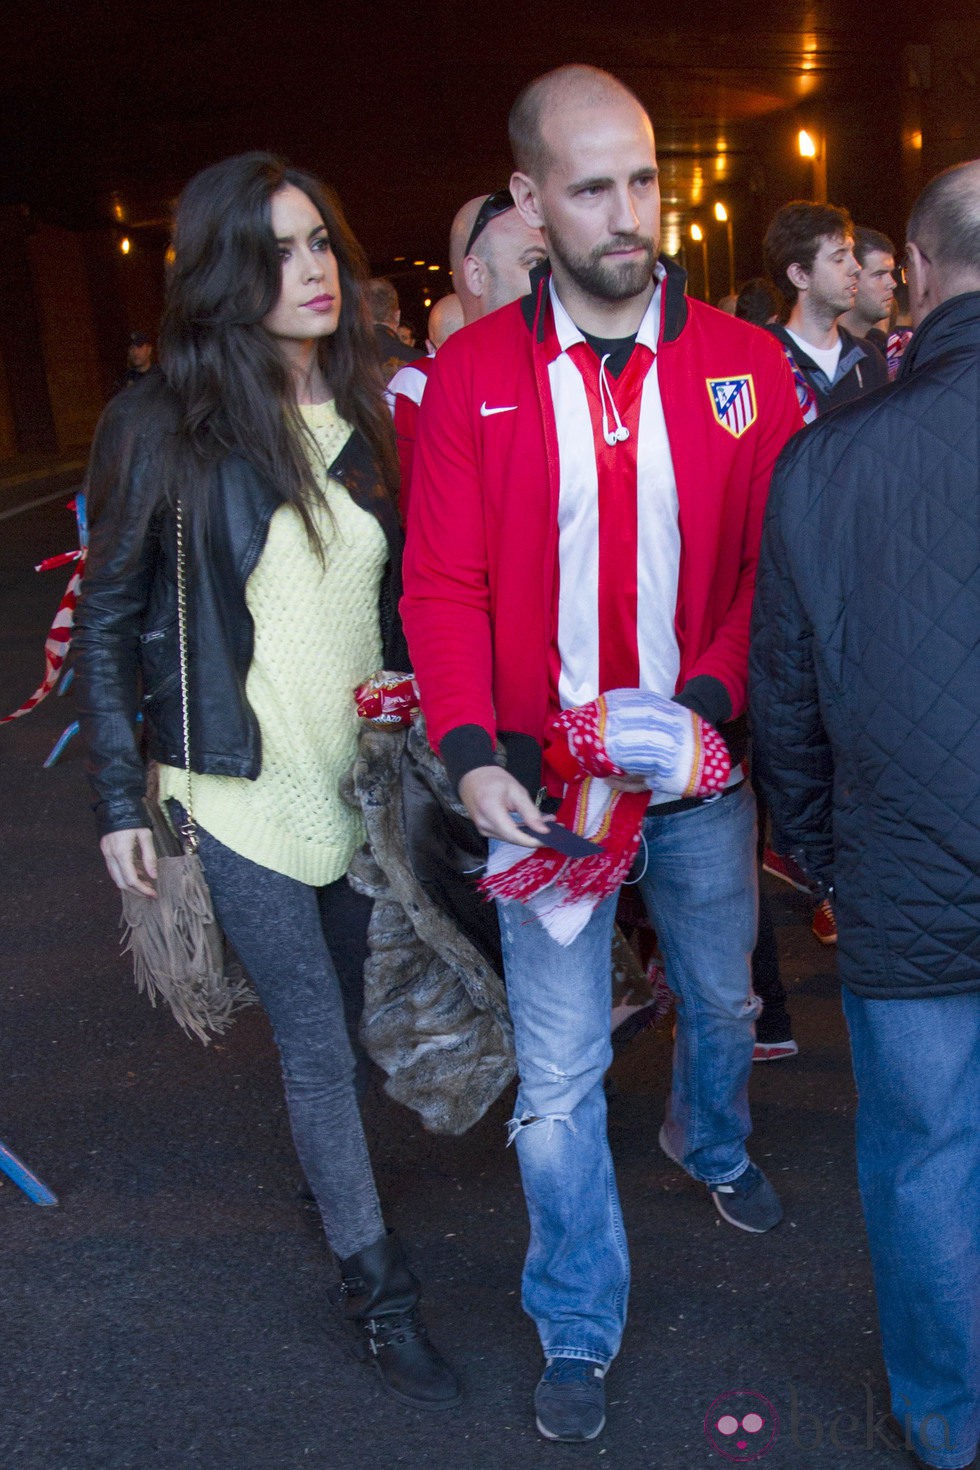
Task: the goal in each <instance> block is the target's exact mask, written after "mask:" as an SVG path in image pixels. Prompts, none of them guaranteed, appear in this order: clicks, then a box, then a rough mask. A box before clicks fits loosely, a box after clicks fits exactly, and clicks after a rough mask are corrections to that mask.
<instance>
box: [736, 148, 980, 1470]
mask: <svg viewBox="0 0 980 1470" xmlns="http://www.w3.org/2000/svg"><path fill="white" fill-rule="evenodd" d="M907 236H908V244H907V247H906V262H907V269H908V280H909V294H910V298H911V304H912V318H913V322H914V324H915V334H914V336H913V338H912V342H911V345H910V346H909V347H908V349H907V351H906V353H905V356H904V359H903V361H902V365H901V369H900V371H899V374H898V379H897V381H896V382H895V383H893V384H892V385H891V386H890V387H888V388H886V389H884V390H882V391H881V392H878V393H874V394H872V395H871V396H870V397H868V398H865V399H863V400H861V401H860V402H857V403H853V404H849V405H848V406H847V407H846V408H843V409H841V410H840V411H839V412H838V413H834V414H831V415H829V416H828V417H827V418H826V419H825V420H821V421H820V422H819V423H818V424H816V425H815V426H814V428H813V429H811V430H810V431H809V432H808V433H806V434H803V435H800V436H799V437H798V438H797V439H795V440H794V441H793V443H792V445H790V447H789V448H788V449H787V450H786V452H785V454H784V455H783V456H782V458H781V460H780V462H779V465H778V466H777V469H776V473H775V475H774V476H773V483H772V492H771V495H770V498H769V508H768V512H767V517H766V527H765V534H764V536H763V543H762V553H761V559H760V564H759V578H758V590H757V593H756V604H755V613H754V618H753V639H752V661H751V662H752V680H751V690H752V706H753V710H754V711H755V713H756V720H755V725H754V728H755V742H756V746H755V749H756V771H757V774H758V775H760V776H761V778H762V781H763V784H764V785H765V787H766V788H767V790H768V793H769V799H770V803H771V808H772V819H773V827H774V830H775V831H776V833H777V835H778V838H779V840H780V842H781V844H782V845H783V848H784V850H787V851H791V852H792V853H793V854H794V856H795V858H796V860H797V861H798V863H799V864H800V866H801V867H802V868H803V869H804V871H805V872H806V873H808V874H809V875H810V876H811V877H812V878H813V879H814V880H815V881H817V882H819V883H820V884H821V885H822V886H824V887H826V888H830V887H831V886H832V887H833V891H834V893H835V908H836V912H837V920H838V925H839V930H840V944H839V968H840V975H841V979H842V981H843V1004H844V1012H845V1015H846V1018H847V1025H848V1029H849V1032H850V1039H851V1053H852V1058H853V1063H854V1073H855V1078H856V1080H857V1090H858V1113H857V1161H858V1179H859V1184H860V1189H861V1199H862V1203H863V1206H864V1215H865V1221H866V1224H867V1229H868V1241H869V1245H870V1249H871V1259H872V1265H873V1267H874V1275H875V1286H876V1290H877V1296H878V1312H879V1317H880V1322H881V1334H882V1342H883V1347H884V1355H885V1363H886V1366H887V1369H888V1376H889V1382H890V1387H891V1393H892V1408H893V1410H894V1415H895V1420H896V1421H897V1422H896V1424H895V1426H894V1428H895V1430H896V1435H895V1438H896V1443H897V1444H902V1443H904V1444H905V1445H906V1446H907V1447H908V1448H909V1449H910V1450H911V1451H912V1452H913V1454H914V1456H915V1458H916V1460H917V1462H918V1463H919V1464H923V1465H929V1466H936V1467H940V1470H954V1467H959V1466H966V1465H973V1464H974V1463H975V1456H976V1451H977V1440H978V1435H980V1112H978V1100H980V642H978V639H977V630H978V628H980V502H978V498H977V484H978V476H980V456H978V441H977V424H978V422H980V159H978V160H974V161H973V162H971V163H965V164H962V165H960V166H959V167H956V168H952V169H949V170H948V171H947V172H945V173H943V174H940V175H939V176H938V177H937V178H935V179H933V180H932V182H931V183H929V184H927V186H926V188H925V189H924V190H923V192H922V194H921V195H920V196H919V198H918V200H917V201H916V203H915V206H914V207H913V210H912V215H911V218H910V220H909V224H908V232H907Z"/></svg>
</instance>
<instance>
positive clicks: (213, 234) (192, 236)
mask: <svg viewBox="0 0 980 1470" xmlns="http://www.w3.org/2000/svg"><path fill="white" fill-rule="evenodd" d="M289 184H292V185H294V186H295V187H296V188H297V189H301V190H302V192H303V193H304V194H305V195H306V196H307V198H308V199H309V200H310V202H311V203H312V204H313V206H314V208H315V209H316V210H317V212H318V213H319V214H320V216H321V217H322V219H323V222H324V224H325V225H326V227H327V234H328V236H329V240H330V246H331V249H332V250H333V253H334V256H335V257H336V261H337V268H338V272H339V278H340V293H341V307H340V316H339V320H338V323H337V329H336V331H335V332H334V333H333V335H332V336H330V337H326V338H323V339H322V340H321V341H320V342H319V344H318V352H319V359H320V366H321V368H322V370H323V373H324V376H325V378H326V380H327V382H328V383H329V385H330V387H331V389H332V391H333V393H334V396H335V398H336V402H337V408H338V410H339V411H340V413H341V415H342V416H343V418H345V419H346V420H347V422H348V423H349V424H350V425H351V426H352V427H353V428H355V429H359V430H360V431H361V433H362V434H363V435H364V437H365V439H366V440H367V441H368V443H369V445H370V446H371V448H372V450H373V452H374V455H375V458H376V459H377V462H378V464H379V466H380V468H381V471H382V474H383V476H384V479H385V481H386V483H387V484H388V487H389V489H390V490H391V491H392V493H393V494H394V493H397V486H398V461H397V455H396V452H395V440H394V434H393V430H392V424H391V416H390V414H389V412H388V410H387V408H386V406H385V403H384V399H383V397H382V391H381V388H382V385H381V378H380V370H379V366H378V357H377V349H376V347H375V343H374V336H373V332H372V329H371V326H370V323H369V321H368V317H367V314H366V311H365V308H364V305H363V299H362V290H361V287H362V283H363V282H364V281H365V280H366V279H367V266H366V261H365V258H364V255H363V252H362V250H361V248H360V246H359V245H358V243H357V241H356V240H355V238H354V236H353V235H352V233H351V231H350V227H349V226H348V224H347V221H346V220H345V219H344V216H343V212H342V211H341V208H340V205H339V203H338V201H337V200H336V199H335V197H334V196H333V194H332V193H331V192H330V191H329V190H328V189H326V188H325V187H324V186H323V185H322V184H320V183H319V182H318V181H317V180H316V179H314V178H313V177H312V176H311V175H310V174H307V173H303V172H302V171H301V170H299V169H295V168H291V167H289V165H287V164H286V163H285V162H284V161H283V160H282V159H280V158H277V157H275V156H274V155H273V154H271V153H243V154H240V155H238V156H237V157H235V158H227V159H225V160H224V161H223V162H221V163H216V164H213V165H212V166H211V167H210V168H206V169H204V170H203V171H202V172H201V173H199V174H197V175H196V176H195V177H194V178H193V179H191V181H190V183H189V184H188V185H187V187H186V188H185V189H184V192H183V194H182V195H181V197H180V201H179V203H178V206H177V215H176V221H175V227H174V237H173V246H174V262H173V265H172V267H171V270H170V276H169V280H168V284H167V296H166V305H165V308H164V314H163V321H162V323H161V328H160V365H161V367H162V369H163V373H164V376H165V378H166V380H167V383H168V385H169V387H170V388H171V390H172V392H173V394H174V395H175V396H176V399H177V404H178V414H179V427H178V429H177V433H176V434H171V435H168V436H167V440H166V441H165V447H164V448H163V452H162V460H163V464H162V477H163V481H164V484H163V486H162V487H161V488H162V489H163V491H164V493H165V494H166V495H167V498H168V499H170V500H173V498H174V495H175V494H176V492H177V491H179V493H180V494H181V496H182V497H183V498H184V499H185V501H186V504H187V507H188V510H189V511H190V512H191V514H192V515H198V514H203V519H204V520H205V521H206V518H207V505H206V503H201V492H202V487H203V486H206V484H207V476H206V475H202V474H201V470H202V469H206V468H207V467H208V466H209V465H210V464H213V463H214V462H215V460H217V459H220V458H223V457H224V456H225V455H227V454H229V453H237V454H240V455H242V456H243V457H244V458H245V459H247V460H248V461H249V462H250V463H251V464H252V465H253V466H254V467H255V468H256V469H257V470H258V471H259V472H260V473H261V474H263V475H264V476H265V477H266V478H267V479H268V480H269V481H270V482H271V483H272V484H274V485H275V486H276V489H277V491H278V492H279V493H280V494H281V495H282V497H283V500H284V501H286V502H288V503H289V504H291V505H294V506H295V507H296V509H297V511H298V512H299V514H300V515H301V516H302V517H303V520H304V523H305V525H306V528H307V532H308V533H309V535H310V537H311V540H312V541H314V543H315V544H316V545H317V546H319V542H318V540H317V537H316V532H315V529H314V522H313V519H312V517H311V514H310V509H309V507H310V504H311V503H312V502H313V501H315V500H316V499H317V498H318V496H319V491H318V489H317V485H316V480H315V477H314V474H313V471H312V469H311V467H310V459H309V447H310V442H311V441H310V437H309V435H308V434H307V433H306V431H305V429H304V428H303V425H302V420H301V416H300V414H299V412H298V411H297V407H296V395H295V387H294V383H293V378H292V374H291V373H290V371H289V369H288V367H287V365H286V363H285V361H284V359H283V358H282V356H281V355H280V353H279V351H278V349H277V347H276V344H275V341H274V339H273V338H272V337H271V336H270V335H269V333H268V332H267V331H266V330H265V328H264V327H263V326H262V325H261V323H262V320H263V318H264V317H265V316H266V314H267V313H268V312H269V311H270V310H271V309H272V307H273V306H274V305H275V303H276V301H277V300H278V299H279V294H280V289H281V262H280V257H279V248H278V245H277V243H276V238H275V234H274V231H273V228H272V219H271V201H272V196H273V194H275V193H276V192H277V191H278V190H279V189H282V188H284V187H285V186H287V185H289Z"/></svg>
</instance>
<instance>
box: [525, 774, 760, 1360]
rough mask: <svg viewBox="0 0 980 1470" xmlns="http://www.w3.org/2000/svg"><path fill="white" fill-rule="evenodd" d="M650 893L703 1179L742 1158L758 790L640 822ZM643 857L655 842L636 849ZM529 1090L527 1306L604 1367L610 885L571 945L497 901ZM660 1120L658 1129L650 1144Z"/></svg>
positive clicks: (613, 1307)
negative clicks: (755, 794)
mask: <svg viewBox="0 0 980 1470" xmlns="http://www.w3.org/2000/svg"><path fill="white" fill-rule="evenodd" d="M643 835H644V843H645V871H644V873H643V876H642V878H641V880H640V891H641V893H642V896H643V900H644V903H645V904H646V905H647V908H648V910H649V913H650V917H651V919H652V921H653V923H654V924H655V926H656V929H657V933H658V936H659V939H660V944H661V948H662V952H663V956H664V961H665V965H666V970H667V980H668V983H669V984H670V987H671V989H672V990H673V991H674V993H675V995H676V996H677V1000H678V1009H677V1041H676V1044H675V1050H674V1077H673V1085H672V1090H671V1096H670V1102H669V1105H668V1110H667V1120H666V1125H667V1132H668V1136H669V1141H670V1144H671V1148H672V1151H673V1152H674V1153H675V1155H676V1157H677V1158H679V1159H682V1160H683V1162H684V1167H685V1168H686V1169H687V1170H688V1171H689V1172H690V1173H691V1174H693V1176H694V1177H695V1178H697V1179H701V1180H703V1181H705V1182H706V1183H717V1184H721V1183H725V1182H727V1181H728V1180H730V1179H734V1178H736V1177H737V1176H738V1175H739V1174H741V1173H742V1171H743V1170H744V1168H745V1166H746V1164H747V1162H748V1155H747V1154H746V1151H745V1140H746V1138H747V1136H748V1133H749V1111H748V1100H747V1091H748V1078H749V1071H750V1069H751V1065H752V1047H753V1041H754V1028H753V1022H754V1018H755V1015H756V1013H757V1011H758V1009H759V1001H758V1000H757V999H756V997H755V996H754V995H753V993H752V982H751V969H750V961H751V955H752V950H753V948H754V945H755V914H756V865H755V802H754V799H753V796H752V792H751V790H750V789H749V787H748V786H745V787H743V788H742V789H741V790H738V791H735V792H733V793H732V794H731V795H729V796H725V797H723V798H721V799H720V800H718V801H714V802H708V803H705V804H704V805H702V806H699V807H696V808H694V809H692V810H689V811H686V812H678V813H674V814H673V815H669V816H658V815H656V812H655V811H654V813H653V814H650V815H648V816H647V817H646V819H645V821H644V827H643ZM640 860H641V863H643V862H644V849H643V848H642V847H641V859H640ZM498 911H499V914H500V930H501V941H502V945H503V953H504V968H505V971H506V977H507V994H508V999H509V1002H510V1009H511V1015H512V1017H513V1021H514V1038H515V1044H516V1050H517V1066H518V1073H519V1078H520V1082H519V1086H518V1092H517V1102H516V1106H515V1109H514V1117H513V1119H512V1121H511V1124H510V1137H511V1139H512V1140H513V1141H514V1142H515V1145H516V1148H517V1156H518V1162H519V1164H520V1170H521V1179H522V1181H523V1185H524V1195H525V1198H526V1200H527V1208H528V1214H529V1217H530V1223H531V1240H530V1245H529V1247H528V1253H527V1259H526V1261H525V1266H524V1276H523V1295H522V1299H523V1304H524V1310H525V1311H526V1312H527V1313H528V1315H529V1316H530V1317H532V1318H533V1320H534V1322H535V1324H536V1325H537V1328H538V1333H539V1335H540V1338H541V1344H542V1347H543V1348H544V1351H545V1355H546V1357H573V1358H574V1357H577V1358H592V1359H595V1360H596V1361H597V1362H600V1363H609V1362H610V1361H611V1360H612V1358H614V1357H615V1355H616V1352H617V1351H618V1348H619V1343H620V1339H621V1337H622V1333H623V1327H624V1325H625V1321H626V1298H627V1293H628V1290H629V1256H628V1253H627V1248H626V1235H625V1231H624V1229H623V1219H622V1214H621V1212H620V1206H619V1196H618V1193H617V1189H616V1180H615V1175H614V1173H613V1164H612V1156H611V1154H610V1151H609V1141H608V1137H607V1133H606V1100H605V1094H604V1092H603V1085H602V1084H603V1077H604V1074H605V1072H606V1069H607V1068H608V1066H609V1063H610V1060H611V1057H612V1049H611V1046H610V1040H609V1018H610V1009H611V983H610V945H611V941H612V926H613V921H614V919H615V914H616V899H615V897H612V898H609V899H607V900H606V901H605V902H604V903H603V904H601V905H600V906H599V907H598V908H597V909H596V911H595V913H594V914H593V915H592V918H591V919H590V921H589V923H588V924H587V925H586V927H585V929H584V930H583V931H582V933H581V934H580V935H579V937H578V938H577V939H576V940H575V941H574V942H573V943H572V944H570V945H567V946H565V947H562V946H561V945H559V944H557V943H556V942H555V941H554V940H553V939H551V937H550V936H549V935H548V933H547V932H546V931H545V930H544V929H543V928H542V926H541V925H540V924H539V923H538V922H537V921H536V920H535V919H533V918H531V916H530V915H529V913H528V910H527V909H526V908H525V907H524V906H523V905H522V904H519V903H514V902H506V903H499V904H498ZM654 1136H655V1128H653V1127H652V1128H651V1144H652V1143H653V1139H654Z"/></svg>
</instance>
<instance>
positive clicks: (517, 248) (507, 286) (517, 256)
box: [388, 189, 544, 519]
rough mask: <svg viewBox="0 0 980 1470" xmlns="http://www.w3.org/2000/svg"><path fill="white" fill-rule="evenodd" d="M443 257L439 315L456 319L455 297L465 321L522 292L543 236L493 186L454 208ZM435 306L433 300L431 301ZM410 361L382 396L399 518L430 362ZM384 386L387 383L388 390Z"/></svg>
mask: <svg viewBox="0 0 980 1470" xmlns="http://www.w3.org/2000/svg"><path fill="white" fill-rule="evenodd" d="M449 259H450V262H451V264H452V270H453V285H454V286H455V288H456V289H455V291H454V293H453V295H452V296H449V297H446V298H445V301H446V303H447V304H446V306H445V307H444V308H443V310H444V311H445V312H447V313H448V315H447V316H446V318H445V320H446V321H447V323H448V322H449V321H450V320H452V321H457V317H456V311H457V308H456V306H452V305H450V304H449V303H453V302H455V303H458V308H459V310H460V311H461V312H462V320H459V321H458V325H459V326H465V325H466V324H467V323H468V322H475V321H478V320H479V319H480V317H483V316H486V315H487V313H488V312H491V311H497V310H498V309H499V308H500V307H501V306H507V305H508V304H509V303H510V302H511V301H516V300H517V298H518V297H519V296H524V295H525V294H526V292H527V289H528V272H529V271H530V270H532V269H533V267H534V266H536V265H538V264H540V262H541V261H542V260H543V259H544V242H543V240H542V238H541V231H540V230H532V229H531V228H530V227H529V226H528V225H526V224H525V223H524V221H523V220H522V219H521V217H520V215H519V214H518V213H517V210H516V209H515V208H514V201H513V199H512V198H511V194H510V190H509V189H498V190H496V192H495V193H493V194H485V195H484V194H481V195H479V196H478V197H477V198H476V199H470V200H468V201H467V203H466V204H464V205H463V206H462V207H461V208H460V209H459V210H458V211H457V213H456V216H455V218H454V220H453V222H452V226H451V228H450V231H449ZM439 306H440V303H439V302H436V307H439ZM436 307H433V310H436ZM430 320H431V318H430ZM452 330H453V331H455V330H456V327H455V326H453V327H452ZM448 335H449V332H446V333H445V334H444V336H443V341H445V338H446V336H448ZM438 345H441V343H440V344H438ZM415 366H416V367H419V368H420V371H419V373H418V376H417V377H414V378H411V379H410V378H408V377H407V376H406V377H403V378H401V379H400V387H399V390H398V397H397V399H396V398H395V397H394V395H391V396H389V399H388V402H389V404H390V405H391V406H392V410H393V412H394V413H395V432H396V434H397V436H398V459H399V463H400V464H401V468H402V491H401V510H402V517H403V519H404V518H405V516H406V507H407V505H408V500H409V496H410V494H411V481H412V461H413V458H414V455H415V433H416V425H417V421H418V409H419V407H420V405H421V403H422V395H423V393H424V392H425V385H426V382H427V381H428V375H429V370H430V368H431V362H428V363H425V364H422V365H420V364H418V363H416V364H415ZM390 390H391V384H389V393H390Z"/></svg>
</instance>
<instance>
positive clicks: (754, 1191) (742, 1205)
mask: <svg viewBox="0 0 980 1470" xmlns="http://www.w3.org/2000/svg"><path fill="white" fill-rule="evenodd" d="M710 1188H711V1198H712V1199H713V1200H714V1202H715V1209H716V1210H717V1211H718V1213H719V1215H720V1216H721V1218H722V1219H723V1220H727V1221H728V1223H729V1225H737V1226H738V1228H739V1230H749V1231H751V1232H752V1234H753V1235H762V1234H763V1233H764V1232H765V1231H766V1230H771V1229H772V1227H773V1226H774V1225H778V1224H779V1222H780V1220H781V1219H782V1218H783V1207H782V1205H781V1204H780V1203H779V1195H778V1194H777V1193H776V1191H775V1190H774V1189H773V1187H772V1185H771V1184H770V1183H769V1180H768V1179H767V1178H766V1176H765V1174H763V1172H762V1170H761V1169H758V1168H756V1166H755V1164H753V1163H749V1165H748V1166H747V1167H746V1168H745V1169H743V1171H742V1173H741V1174H739V1176H738V1178H737V1179H733V1180H732V1181H731V1183H730V1184H712V1185H711V1186H710Z"/></svg>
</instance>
